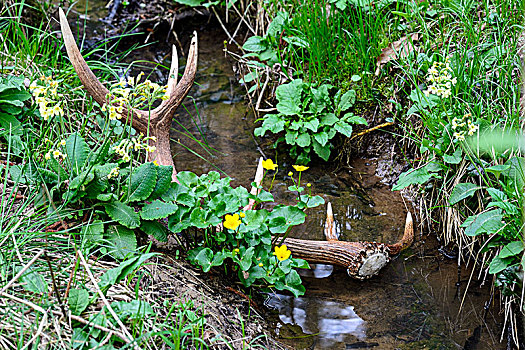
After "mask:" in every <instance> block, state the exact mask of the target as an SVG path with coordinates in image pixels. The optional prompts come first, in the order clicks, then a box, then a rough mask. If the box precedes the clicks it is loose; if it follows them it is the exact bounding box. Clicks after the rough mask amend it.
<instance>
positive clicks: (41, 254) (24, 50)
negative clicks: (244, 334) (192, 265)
mask: <svg viewBox="0 0 525 350" xmlns="http://www.w3.org/2000/svg"><path fill="white" fill-rule="evenodd" d="M36 5H38V6H39V7H31V6H30V5H28V3H26V2H11V1H9V2H3V3H2V5H0V35H1V42H2V44H1V45H2V50H0V84H4V85H0V86H2V87H3V88H2V91H0V96H2V98H0V99H2V101H1V102H0V118H2V120H0V174H1V179H2V180H1V189H0V193H1V197H0V199H1V200H0V205H1V212H0V214H1V215H0V242H1V246H2V249H0V290H1V292H2V293H3V294H0V305H1V306H0V347H2V348H4V347H5V348H15V349H24V348H27V347H28V346H31V347H34V348H37V347H46V348H57V349H64V348H74V349H87V348H94V347H95V346H97V345H100V347H98V348H99V349H106V350H107V349H114V348H129V349H131V348H136V347H137V346H139V347H140V348H143V349H158V348H161V347H163V346H164V345H165V344H168V346H169V347H170V348H173V349H187V348H192V349H207V348H209V346H210V345H209V344H210V341H212V339H207V340H204V339H205V338H206V334H205V333H206V332H210V327H211V326H210V325H209V324H208V323H207V321H206V317H205V316H206V314H205V312H206V311H205V310H206V308H205V306H206V305H205V303H197V302H195V303H194V302H192V301H189V300H188V299H187V298H186V297H184V296H183V295H182V293H180V294H177V295H172V296H171V297H170V298H165V299H162V298H159V297H157V296H155V297H153V296H152V295H153V294H152V291H155V292H156V290H155V286H154V285H153V286H151V285H150V286H148V285H146V284H145V282H144V281H145V280H151V279H152V276H151V275H152V269H148V266H146V265H147V264H154V265H155V271H161V270H162V269H166V271H168V270H169V271H172V267H168V266H165V265H164V264H163V262H162V260H160V258H158V257H157V256H155V255H154V254H150V253H149V249H150V247H149V245H147V246H145V247H141V246H138V245H135V246H134V247H133V249H128V250H125V249H123V248H122V247H121V246H120V245H121V244H126V242H124V241H123V240H121V241H119V239H118V237H117V238H115V237H113V236H111V235H107V234H105V235H104V231H105V230H104V229H102V231H101V230H100V228H101V227H102V228H103V227H106V228H108V229H109V228H111V227H112V224H113V225H114V223H113V221H112V220H108V218H107V216H106V214H105V212H104V206H102V205H101V203H100V202H98V203H97V202H96V201H95V202H93V201H91V202H90V201H89V200H86V199H85V198H83V199H82V198H80V199H79V198H76V197H75V196H77V195H78V193H80V192H79V191H82V190H83V189H82V188H83V187H82V186H81V189H72V186H71V185H72V183H73V182H74V181H75V174H77V173H80V175H81V174H82V172H83V171H89V169H90V166H92V165H89V164H88V163H85V164H84V163H81V162H80V161H79V158H78V156H79V154H78V148H77V149H76V151H75V150H73V151H72V152H74V153H75V154H76V156H75V157H77V158H74V157H71V155H70V152H69V153H68V151H67V150H66V149H67V147H68V146H67V144H66V145H61V144H60V143H61V141H65V140H72V139H71V138H72V137H73V138H74V137H79V138H81V139H82V140H84V141H82V142H85V143H86V145H88V147H89V150H90V151H91V152H97V150H99V149H101V148H103V147H104V145H116V144H119V142H120V141H121V140H123V139H127V138H130V137H131V136H132V135H130V133H129V128H127V127H125V126H124V125H123V124H122V123H119V122H117V121H115V122H109V121H108V119H107V116H106V115H105V114H104V113H102V112H101V110H100V106H98V105H96V104H95V103H94V102H93V100H92V99H91V98H89V97H87V96H86V93H85V91H84V89H83V88H82V87H81V85H80V82H79V80H78V78H77V77H76V74H75V73H74V70H73V68H72V66H71V64H70V62H69V59H68V58H67V56H65V50H64V49H63V42H62V40H61V39H60V37H59V36H58V35H57V34H58V33H57V32H53V31H52V30H51V24H50V23H51V19H50V18H49V17H48V14H47V11H48V10H50V6H49V3H46V2H37V4H36ZM28 13H31V16H30V18H31V22H29V21H27V18H28V17H26V16H28V15H27V14H28ZM120 40H122V37H119V38H118V40H116V41H115V40H111V41H107V42H102V43H100V44H99V45H98V46H96V47H95V48H92V49H91V50H90V52H87V53H86V52H85V53H84V54H85V57H87V58H88V65H89V66H90V67H91V68H92V69H93V70H94V72H95V74H96V75H97V76H99V77H100V79H101V81H109V82H114V81H115V80H117V79H118V74H117V70H119V69H123V68H129V66H128V65H125V64H119V63H114V62H115V61H116V62H118V61H119V60H120V59H122V58H123V57H125V56H126V55H127V54H129V52H130V50H124V51H123V52H120V53H119V54H118V55H117V54H113V53H112V51H113V49H114V48H115V46H116V45H118V43H119V41H120ZM115 42H116V44H115ZM110 43H112V44H110ZM100 57H102V59H101V58H100ZM109 62H111V64H109ZM15 76H16V77H22V78H25V79H26V82H25V83H24V82H23V79H22V78H21V79H16V78H15ZM42 76H47V77H52V80H53V81H56V82H58V86H57V92H58V94H59V97H60V98H59V99H58V100H59V103H60V107H61V108H62V109H63V111H64V115H57V116H54V117H51V118H50V120H49V121H45V120H44V119H43V117H42V115H41V114H40V113H39V111H38V107H37V106H36V104H35V100H36V98H35V97H34V96H33V97H31V98H29V95H28V92H29V91H30V90H29V89H27V85H28V84H29V83H30V82H34V81H39V82H40V84H43V81H41V80H39V79H40V77H42ZM20 81H22V83H20ZM9 84H14V85H13V86H11V87H9V86H8V85H9ZM24 84H25V86H24ZM6 91H10V92H16V94H10V95H7V94H6ZM2 94H3V95H2ZM5 100H7V101H8V102H7V103H6V102H5ZM15 107H16V108H15ZM75 135H76V136H75ZM76 145H79V143H76ZM203 147H204V144H203ZM52 150H60V151H61V152H62V153H68V155H67V156H64V157H63V158H61V157H58V158H57V161H56V162H55V163H52V162H51V161H52V160H53V156H51V157H50V158H51V159H49V160H50V162H46V161H47V159H46V154H47V153H48V152H50V151H52ZM112 157H113V158H112ZM134 158H135V159H134V160H133V161H132V162H131V163H130V165H129V166H122V168H121V172H126V171H127V172H128V173H129V172H131V171H134V169H136V168H138V166H139V165H140V160H141V155H140V154H135V155H134ZM104 161H105V162H106V163H109V162H112V161H113V162H114V161H115V158H114V155H109V156H107V158H105V159H104ZM53 164H54V165H53ZM57 164H58V168H59V167H61V168H62V170H60V171H59V170H58V168H57ZM78 164H81V165H80V166H79V165H78ZM82 164H83V165H82ZM54 172H56V173H57V174H59V175H58V180H56V179H55V177H53V176H54V175H53V173H54ZM80 175H79V178H82V176H80ZM86 177H87V173H86V175H84V179H85V178H86ZM170 179H171V173H170ZM77 180H78V179H77ZM81 181H83V180H81ZM125 185H126V184H121V185H119V186H120V187H116V189H115V192H116V193H115V195H116V196H118V197H125V196H126V194H127V193H128V192H129V191H128V190H127V189H126V186H125ZM102 204H103V203H102ZM108 232H109V231H108ZM35 258H36V259H35ZM126 266H127V267H126ZM104 276H105V277H104ZM101 293H102V294H103V295H104V297H103V296H102V295H101ZM161 297H162V296H161ZM111 310H112V311H111ZM70 314H71V315H72V316H71V320H70ZM213 341H220V342H222V343H223V344H225V345H226V346H229V344H230V342H232V339H231V337H229V335H224V336H223V337H222V338H221V337H219V338H217V339H214V340H213ZM232 348H233V346H232Z"/></svg>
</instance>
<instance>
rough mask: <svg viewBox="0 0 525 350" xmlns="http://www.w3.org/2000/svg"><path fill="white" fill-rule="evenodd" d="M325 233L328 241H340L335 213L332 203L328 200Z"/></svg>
mask: <svg viewBox="0 0 525 350" xmlns="http://www.w3.org/2000/svg"><path fill="white" fill-rule="evenodd" d="M324 235H325V237H326V240H327V241H338V240H339V239H338V238H337V232H336V230H335V222H334V213H333V211H332V203H330V202H328V206H327V208H326V221H325V224H324Z"/></svg>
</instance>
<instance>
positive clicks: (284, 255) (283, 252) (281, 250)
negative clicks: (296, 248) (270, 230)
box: [273, 244, 292, 261]
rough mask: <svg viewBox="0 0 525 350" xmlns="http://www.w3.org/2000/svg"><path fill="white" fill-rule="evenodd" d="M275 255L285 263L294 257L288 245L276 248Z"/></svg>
mask: <svg viewBox="0 0 525 350" xmlns="http://www.w3.org/2000/svg"><path fill="white" fill-rule="evenodd" d="M273 255H275V256H276V257H277V259H279V261H284V260H286V259H288V258H289V257H290V255H292V252H291V251H289V250H288V247H287V246H286V244H283V245H282V246H280V247H278V246H275V251H274V252H273Z"/></svg>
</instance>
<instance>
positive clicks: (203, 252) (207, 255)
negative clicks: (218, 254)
mask: <svg viewBox="0 0 525 350" xmlns="http://www.w3.org/2000/svg"><path fill="white" fill-rule="evenodd" d="M193 251H195V252H197V254H196V255H195V256H194V257H191V255H190V258H191V260H192V261H193V262H194V263H195V262H196V263H198V264H199V265H200V266H201V267H202V271H204V272H208V271H210V269H211V267H212V263H211V262H212V259H213V251H212V250H211V249H210V248H207V247H206V248H203V247H201V248H200V249H199V248H198V249H194V250H193Z"/></svg>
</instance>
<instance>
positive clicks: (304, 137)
mask: <svg viewBox="0 0 525 350" xmlns="http://www.w3.org/2000/svg"><path fill="white" fill-rule="evenodd" d="M295 142H296V143H297V146H299V147H308V146H310V142H311V140H310V135H309V134H307V133H304V134H299V136H298V137H297V140H295Z"/></svg>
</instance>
